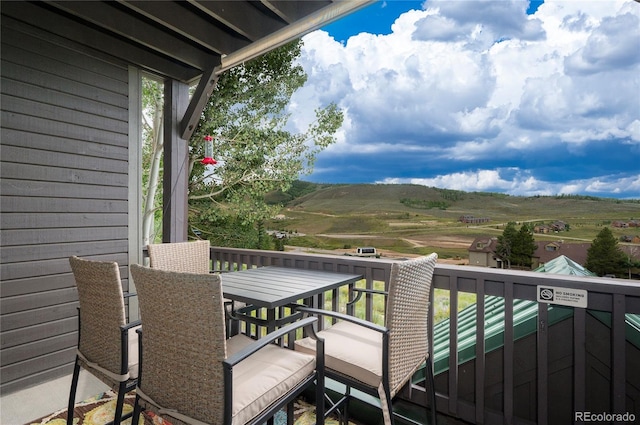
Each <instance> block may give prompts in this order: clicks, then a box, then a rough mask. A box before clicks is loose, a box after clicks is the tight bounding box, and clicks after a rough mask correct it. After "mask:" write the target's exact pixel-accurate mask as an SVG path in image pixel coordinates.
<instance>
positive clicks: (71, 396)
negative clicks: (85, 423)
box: [67, 356, 80, 425]
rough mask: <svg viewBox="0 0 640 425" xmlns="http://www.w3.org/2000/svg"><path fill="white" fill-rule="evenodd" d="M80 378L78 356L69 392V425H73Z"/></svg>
mask: <svg viewBox="0 0 640 425" xmlns="http://www.w3.org/2000/svg"><path fill="white" fill-rule="evenodd" d="M79 377H80V363H78V356H76V362H75V365H74V367H73V378H72V379H71V390H70V391H69V405H68V406H67V425H73V408H74V407H75V405H76V390H77V389H78V378H79Z"/></svg>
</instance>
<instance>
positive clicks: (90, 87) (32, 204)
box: [0, 9, 130, 393]
mask: <svg viewBox="0 0 640 425" xmlns="http://www.w3.org/2000/svg"><path fill="white" fill-rule="evenodd" d="M2 13H3V15H2V22H1V28H2V37H1V40H2V62H1V73H2V74H1V79H2V80H1V89H2V105H1V110H2V123H1V127H2V129H1V134H0V136H1V144H2V146H1V164H0V173H1V174H0V176H1V178H2V180H1V183H0V190H1V193H0V194H1V197H2V198H1V204H0V208H1V210H0V212H1V215H0V228H1V230H2V233H1V239H2V240H1V243H2V246H1V248H0V262H1V264H0V279H1V291H0V314H1V334H0V335H1V347H0V358H1V368H0V374H1V375H0V377H1V384H0V391H1V392H2V393H8V392H13V391H15V390H18V389H22V388H26V387H28V386H32V385H35V384H38V383H40V382H44V381H47V380H49V379H52V378H55V377H59V376H62V375H65V374H68V373H70V371H71V369H72V364H73V359H74V355H75V344H76V341H77V306H78V304H77V293H76V289H75V284H74V279H73V276H72V274H71V270H70V267H69V262H68V257H69V256H71V255H79V256H83V257H88V258H92V259H102V260H110V261H117V262H118V263H119V264H120V266H121V267H122V268H121V275H122V277H123V285H124V287H125V290H126V289H127V288H128V280H127V276H128V273H127V266H128V250H129V242H128V238H129V230H128V194H129V192H128V184H129V182H128V179H129V153H128V144H129V134H128V133H129V131H130V130H129V122H128V121H129V96H128V93H129V91H128V90H129V88H128V79H129V73H128V69H127V66H126V65H125V64H122V63H117V62H116V61H115V60H112V59H110V58H106V57H104V56H101V55H98V54H94V52H92V51H91V50H90V49H88V48H87V47H85V46H80V45H78V44H76V43H75V42H74V41H73V40H68V39H65V38H62V37H59V36H57V35H56V34H52V33H50V32H45V31H44V30H42V29H40V28H39V27H38V25H32V24H30V23H29V22H28V20H29V17H28V16H8V15H7V14H6V13H5V10H4V9H3V10H2Z"/></svg>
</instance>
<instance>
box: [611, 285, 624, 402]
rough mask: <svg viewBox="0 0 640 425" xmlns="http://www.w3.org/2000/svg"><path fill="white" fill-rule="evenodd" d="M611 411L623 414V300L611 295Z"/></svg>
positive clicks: (620, 296) (617, 295) (622, 296)
mask: <svg viewBox="0 0 640 425" xmlns="http://www.w3.org/2000/svg"><path fill="white" fill-rule="evenodd" d="M611 309H612V312H611V411H612V413H625V410H626V406H625V402H626V400H625V380H626V365H625V348H626V347H625V345H626V341H625V320H624V313H625V299H624V295H622V294H613V305H612V306H611Z"/></svg>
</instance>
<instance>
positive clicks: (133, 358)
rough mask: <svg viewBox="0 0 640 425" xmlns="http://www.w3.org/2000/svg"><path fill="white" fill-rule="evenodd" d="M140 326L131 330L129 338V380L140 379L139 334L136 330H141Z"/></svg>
mask: <svg viewBox="0 0 640 425" xmlns="http://www.w3.org/2000/svg"><path fill="white" fill-rule="evenodd" d="M139 328H140V326H137V327H135V328H131V329H129V333H128V335H127V336H128V337H129V352H128V360H129V378H130V379H137V378H138V355H139V352H138V333H137V332H136V329H139Z"/></svg>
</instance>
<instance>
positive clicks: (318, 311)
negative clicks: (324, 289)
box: [295, 306, 388, 333]
mask: <svg viewBox="0 0 640 425" xmlns="http://www.w3.org/2000/svg"><path fill="white" fill-rule="evenodd" d="M295 310H296V311H300V312H303V313H308V314H314V315H318V316H328V317H334V318H336V319H339V320H345V321H347V322H351V323H355V324H356V325H360V326H364V327H365V328H368V329H371V330H374V331H376V332H380V333H385V332H388V329H387V328H385V327H384V326H380V325H378V324H375V323H372V322H369V321H368V320H364V319H360V318H358V317H354V316H351V315H348V314H344V313H338V312H337V311H329V310H322V309H319V308H310V307H305V306H296V307H295Z"/></svg>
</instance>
